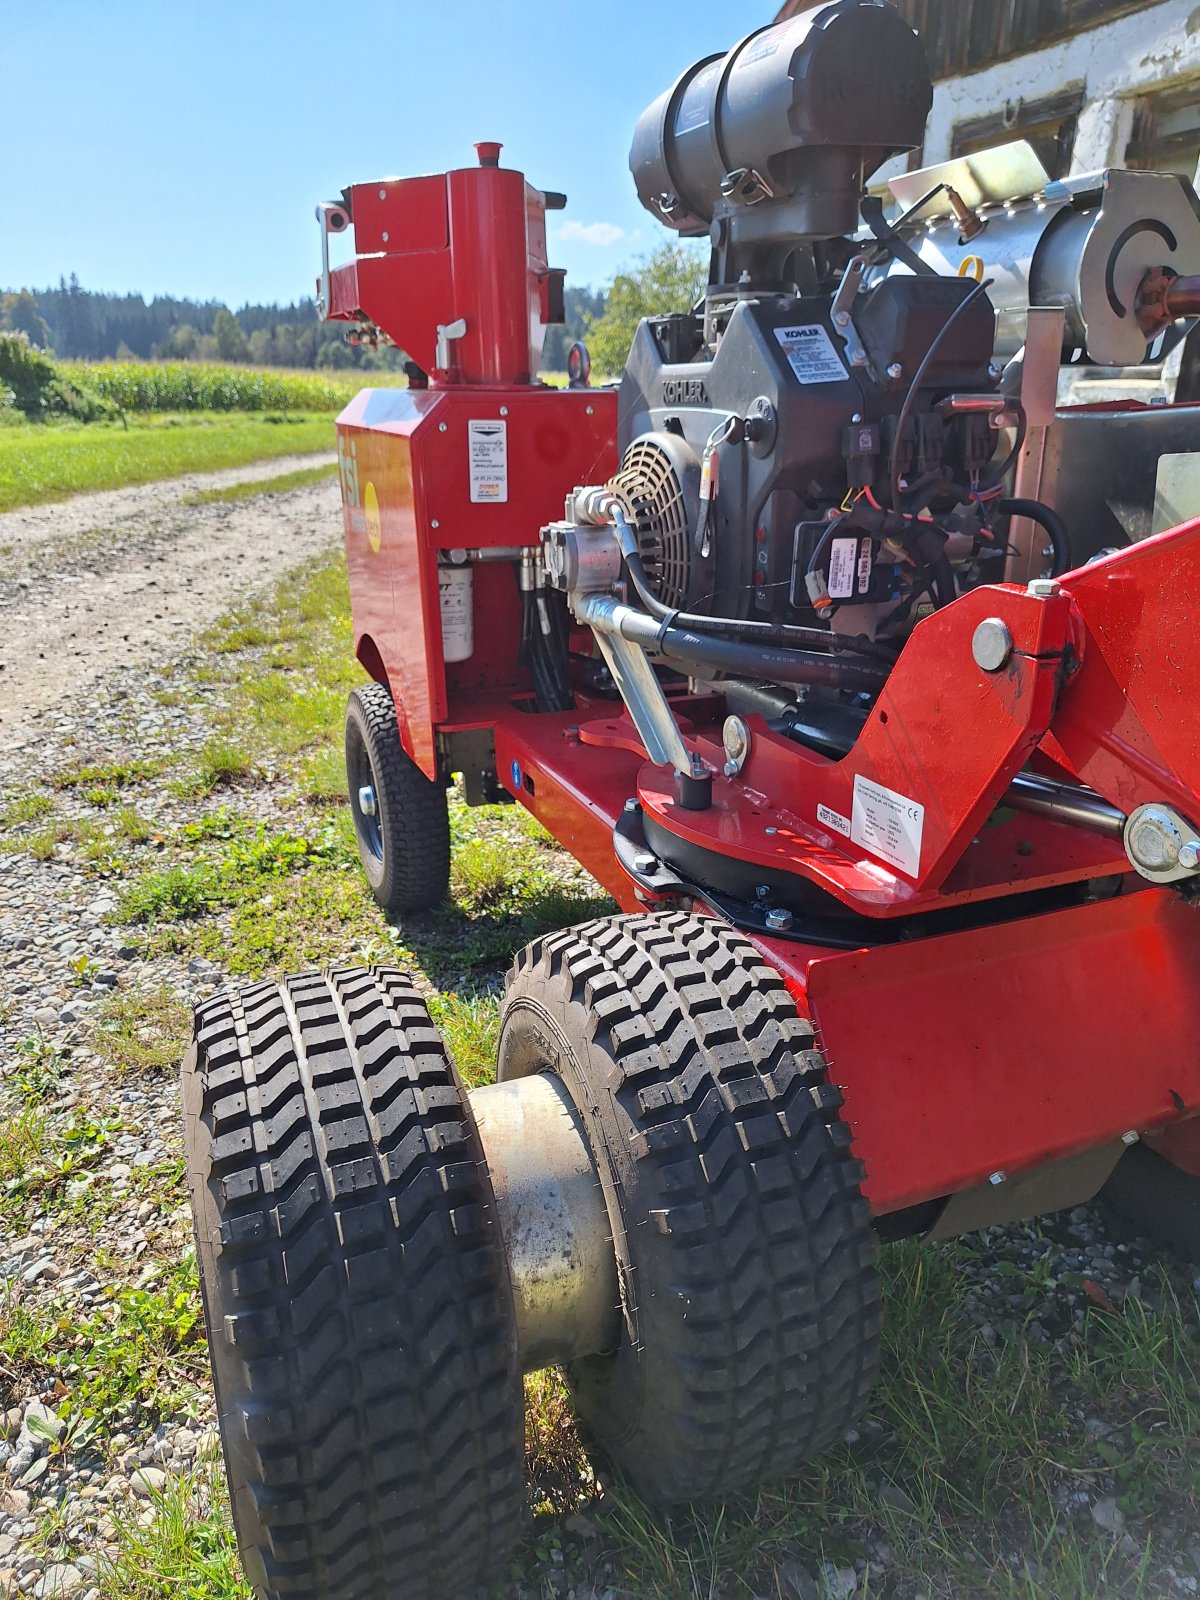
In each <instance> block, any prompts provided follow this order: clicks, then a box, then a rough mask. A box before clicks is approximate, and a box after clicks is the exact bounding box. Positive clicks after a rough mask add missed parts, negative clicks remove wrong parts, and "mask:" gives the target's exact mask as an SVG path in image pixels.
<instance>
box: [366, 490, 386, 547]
mask: <svg viewBox="0 0 1200 1600" xmlns="http://www.w3.org/2000/svg"><path fill="white" fill-rule="evenodd" d="M363 509H364V510H365V511H366V513H367V542H368V543H369V544H370V546H371V549H372V550H374V551H376V552H378V550H379V546H380V545H381V544H382V543H383V518H382V517H381V516H380V514H379V496H378V495H377V494H376V493H375V485H374V484H373V483H371V482H369V481H368V483H367V487H366V488H365V489H364V490H363Z"/></svg>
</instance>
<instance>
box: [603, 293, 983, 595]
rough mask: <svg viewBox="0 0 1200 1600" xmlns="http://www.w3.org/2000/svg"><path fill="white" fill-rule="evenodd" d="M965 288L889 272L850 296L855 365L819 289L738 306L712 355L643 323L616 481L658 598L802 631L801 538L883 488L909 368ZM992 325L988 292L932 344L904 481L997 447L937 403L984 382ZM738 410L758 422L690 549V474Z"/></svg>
mask: <svg viewBox="0 0 1200 1600" xmlns="http://www.w3.org/2000/svg"><path fill="white" fill-rule="evenodd" d="M974 287H975V286H974V284H971V283H968V282H966V281H964V280H962V279H953V278H951V279H947V278H941V279H934V278H916V277H911V278H892V279H888V280H886V281H885V282H884V283H882V284H880V285H879V286H878V287H877V288H875V289H873V290H871V291H869V292H868V293H866V294H864V295H861V296H860V297H859V299H858V301H857V302H856V305H855V310H854V327H855V330H856V332H857V335H858V341H860V342H861V348H862V350H863V351H864V352H865V357H866V359H865V361H863V362H862V364H861V365H854V364H853V362H852V357H851V354H850V351H849V349H848V347H847V344H846V343H845V342H844V341H843V338H842V337H841V336H839V334H838V331H837V329H836V328H835V326H834V323H833V320H832V315H831V303H832V299H831V296H829V295H812V296H793V295H765V296H761V297H754V296H747V297H746V298H743V299H740V300H739V301H738V302H737V303H736V304H735V305H734V306H733V308H732V312H731V313H730V315H729V317H728V321H727V323H726V324H725V326H724V331H723V332H722V333H721V334H720V337H719V341H718V342H717V344H716V348H715V350H714V351H712V352H711V353H710V352H709V350H708V348H707V347H705V346H704V345H703V344H702V343H701V339H702V333H701V328H700V319H699V317H698V316H696V317H694V318H692V317H678V316H673V317H661V318H649V319H648V320H646V321H644V322H643V323H642V324H641V325H640V327H639V328H638V331H637V334H636V336H635V338H634V341H633V347H632V350H631V352H630V357H629V362H628V364H627V366H626V369H625V374H624V377H623V380H622V383H621V391H620V407H619V424H618V444H619V446H620V448H621V451H622V469H621V472H620V473H619V474H618V475H617V477H616V478H615V479H614V480H613V483H612V487H613V488H614V489H615V490H616V491H617V492H618V493H619V494H620V495H621V497H622V500H623V501H624V502H625V505H626V508H627V514H629V515H630V520H631V523H632V524H634V525H635V526H636V527H637V530H638V535H639V542H640V544H641V547H642V552H643V560H644V561H645V564H646V566H647V569H648V574H649V576H650V577H651V579H652V581H653V583H654V585H655V587H656V592H657V595H658V598H659V599H661V600H662V601H663V602H664V603H665V604H667V605H670V606H672V607H679V608H681V609H684V610H689V611H698V612H708V613H711V614H713V615H717V616H726V617H731V618H737V619H745V618H759V619H761V620H766V621H774V622H788V621H793V620H801V621H811V620H812V611H811V607H810V605H809V602H808V599H807V596H806V594H805V592H804V586H803V583H802V582H800V583H798V582H797V581H796V577H797V574H796V567H797V562H798V560H799V559H800V557H801V556H802V555H803V554H804V553H805V552H806V551H807V550H808V549H809V547H810V545H811V540H809V541H808V543H807V544H806V543H805V540H804V537H802V536H801V537H798V534H797V530H798V529H802V528H804V527H806V526H807V527H809V528H811V527H812V526H813V525H814V524H815V525H818V526H819V524H820V522H821V520H822V519H823V518H824V517H825V516H826V515H827V513H828V512H829V511H830V510H831V508H836V507H838V506H840V505H841V504H842V503H843V502H844V501H845V500H846V497H847V493H848V491H849V490H850V489H851V487H852V485H853V484H854V483H855V482H857V483H858V484H860V485H861V484H863V483H864V482H865V483H867V484H876V485H878V487H879V489H880V492H881V494H884V493H886V492H887V490H886V483H887V480H888V478H889V473H890V464H891V455H892V446H893V442H894V441H895V438H896V424H897V420H898V417H899V413H900V411H901V408H902V406H903V404H904V400H905V397H906V395H907V393H908V389H909V386H910V383H911V381H912V378H911V375H912V374H914V373H915V372H916V371H917V369H918V367H919V366H920V363H921V361H922V360H923V359H924V357H925V355H926V354H927V352H928V351H929V349H930V347H931V346H932V345H933V344H934V342H935V340H938V339H939V336H940V335H941V334H942V331H943V329H944V327H945V324H946V322H947V320H948V318H949V316H950V315H951V314H952V313H953V312H954V311H955V310H956V309H957V308H958V307H960V306H961V305H962V303H963V301H964V299H965V298H966V297H967V295H968V294H969V293H970V292H971V290H972V289H973V288H974ZM994 329H995V319H994V316H993V313H992V310H991V307H990V305H989V303H988V301H987V299H986V296H982V295H981V296H978V297H977V299H976V301H975V303H974V304H973V305H971V306H969V307H967V308H966V310H965V312H964V314H963V315H962V316H960V317H958V318H957V320H956V322H955V325H954V327H953V328H952V329H951V330H950V333H949V335H948V336H946V337H944V338H941V340H940V343H939V344H938V347H937V350H936V353H935V355H934V358H933V360H932V362H931V364H930V367H929V369H928V371H927V373H926V374H925V377H924V380H923V382H922V387H921V390H920V392H919V394H918V395H917V396H916V397H915V404H914V406H913V408H912V420H911V421H910V423H909V424H908V425H907V427H906V430H905V436H904V437H903V438H902V439H901V441H900V446H899V449H900V464H901V465H902V466H903V468H904V470H905V471H909V472H913V473H915V474H916V473H922V472H928V471H932V470H935V469H940V468H942V467H949V468H950V469H951V471H952V473H953V474H954V475H955V476H959V477H965V476H967V475H969V471H970V465H971V463H970V461H968V460H967V459H966V457H967V455H968V453H971V452H973V456H974V459H976V460H977V459H978V458H979V455H980V451H981V433H982V451H983V452H984V458H985V459H986V456H987V455H988V454H990V453H991V450H992V448H993V446H994V439H995V436H994V434H993V433H991V432H990V431H989V428H988V422H987V418H986V417H979V416H975V417H971V418H962V419H957V420H956V421H955V422H954V423H953V424H951V425H948V426H945V427H943V424H942V421H941V418H940V417H939V416H938V415H937V414H936V412H935V409H934V408H935V406H936V402H937V401H938V400H939V399H940V398H941V397H942V396H944V395H945V394H946V393H947V392H948V391H950V390H953V389H966V390H971V389H974V390H979V389H985V390H986V389H990V388H991V387H992V384H993V380H992V379H991V378H990V377H989V372H988V366H989V362H990V360H991V356H992V348H993V339H994ZM731 416H732V417H736V418H741V419H747V418H749V419H752V420H753V421H755V422H757V427H755V428H754V429H753V430H752V432H751V436H750V437H748V438H747V440H746V441H745V442H744V443H741V444H736V445H735V444H721V445H719V446H718V447H717V448H716V451H715V455H716V457H717V462H716V467H717V486H716V494H715V498H714V500H713V502H712V510H711V513H710V517H709V520H708V524H707V527H706V539H705V544H704V545H703V546H701V545H698V544H697V541H696V529H697V527H698V522H699V485H700V464H701V462H702V460H703V456H704V451H705V447H706V445H707V444H708V443H709V441H710V439H711V438H712V436H713V434H714V430H716V431H718V432H719V431H720V428H721V426H722V425H723V424H724V423H726V422H727V421H728V419H729V418H730V417H731ZM864 444H865V445H867V446H869V447H870V448H868V449H867V450H866V451H865V452H864V451H863V446H864ZM706 549H707V554H706V553H705V550H706ZM872 598H875V596H872Z"/></svg>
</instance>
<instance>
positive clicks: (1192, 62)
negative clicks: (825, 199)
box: [922, 0, 1200, 172]
mask: <svg viewBox="0 0 1200 1600" xmlns="http://www.w3.org/2000/svg"><path fill="white" fill-rule="evenodd" d="M954 3H955V0H946V4H947V5H953V4H954ZM1188 77H1196V78H1197V79H1198V80H1200V5H1198V4H1197V3H1196V0H1159V3H1158V4H1148V5H1145V6H1143V7H1142V9H1141V10H1140V11H1135V12H1133V13H1132V15H1130V16H1127V17H1121V18H1119V19H1118V20H1117V21H1116V22H1108V23H1105V24H1103V26H1101V27H1098V28H1092V29H1090V30H1088V31H1087V32H1081V33H1079V34H1078V35H1077V36H1076V37H1074V38H1071V39H1065V40H1060V41H1059V43H1057V44H1052V45H1047V46H1046V47H1045V49H1042V50H1036V51H1032V52H1031V53H1030V54H1029V55H1024V56H1017V57H1016V58H1015V59H1014V60H1012V61H1002V62H999V63H998V64H997V65H996V66H993V67H985V68H984V69H983V70H982V71H981V72H972V73H970V74H969V75H968V76H967V77H963V78H948V79H946V80H945V82H943V83H939V84H938V85H937V86H936V89H935V91H934V98H933V110H932V112H931V113H930V116H929V125H928V129H927V132H926V136H925V152H924V157H923V161H922V165H924V166H929V165H931V164H932V163H933V162H935V161H944V160H946V158H947V157H948V156H949V155H950V147H951V142H952V137H953V131H954V125H955V124H956V123H958V122H964V121H967V120H969V119H971V118H973V117H979V116H984V115H987V114H988V113H990V112H994V111H1002V110H1003V109H1004V107H1005V106H1006V105H1007V104H1012V105H1013V106H1014V109H1015V105H1016V102H1017V101H1019V100H1021V99H1024V100H1026V101H1029V100H1038V99H1041V98H1042V96H1044V95H1049V94H1054V93H1055V92H1056V91H1057V90H1059V89H1065V88H1067V87H1068V86H1070V85H1073V84H1077V83H1080V82H1082V83H1083V84H1084V85H1085V87H1086V95H1087V98H1086V101H1085V104H1084V107H1083V110H1082V111H1081V113H1080V116H1079V130H1078V133H1077V135H1076V139H1075V153H1074V157H1073V160H1072V170H1073V171H1075V172H1091V171H1094V170H1095V169H1096V168H1097V167H1107V166H1119V165H1122V164H1123V162H1124V158H1125V147H1126V145H1127V144H1128V142H1129V135H1130V130H1131V128H1132V126H1133V102H1134V100H1135V99H1136V97H1137V96H1138V95H1140V94H1145V93H1147V92H1148V91H1149V90H1151V89H1155V88H1165V87H1167V86H1168V85H1170V84H1173V83H1177V82H1181V81H1183V80H1185V79H1187V78H1188ZM1197 92H1198V93H1200V82H1198V85H1197Z"/></svg>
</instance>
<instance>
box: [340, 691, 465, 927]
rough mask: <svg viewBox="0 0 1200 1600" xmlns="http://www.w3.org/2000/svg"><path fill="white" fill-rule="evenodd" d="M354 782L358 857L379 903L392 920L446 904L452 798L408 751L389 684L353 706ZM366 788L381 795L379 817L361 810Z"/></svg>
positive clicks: (349, 724)
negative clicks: (449, 801) (449, 802)
mask: <svg viewBox="0 0 1200 1600" xmlns="http://www.w3.org/2000/svg"><path fill="white" fill-rule="evenodd" d="M346 780H347V783H348V784H349V787H350V812H351V815H352V816H353V818H354V833H355V837H356V839H357V840H358V853H359V856H360V858H361V860H362V864H363V870H364V871H365V872H366V874H367V882H368V883H369V884H370V885H371V893H372V894H373V895H374V896H375V899H376V900H377V901H378V902H379V904H380V905H381V906H382V907H383V909H384V910H385V911H386V912H387V913H388V915H389V916H392V917H402V916H405V915H407V914H409V913H411V912H414V911H428V910H429V908H430V907H431V906H436V905H438V904H440V903H441V901H443V900H444V899H445V898H446V896H447V894H448V893H449V891H450V813H449V810H448V808H447V805H446V791H445V789H444V787H443V786H442V785H441V784H437V783H431V782H430V780H429V779H428V778H427V777H426V776H425V774H424V773H423V772H422V771H421V769H420V767H418V766H417V764H416V762H415V761H414V760H413V759H412V758H411V756H409V755H408V753H407V751H406V750H405V748H404V746H403V745H402V744H401V743H400V730H399V728H398V726H397V724H396V708H395V706H394V705H393V704H392V697H391V695H390V694H389V693H388V689H387V685H386V684H382V683H368V684H366V685H364V687H363V688H361V689H355V690H354V692H353V693H352V694H351V696H350V699H349V701H348V702H347V705H346ZM366 783H369V784H370V786H371V787H372V788H373V789H374V791H375V807H376V811H375V816H374V817H369V816H367V815H365V814H364V812H363V810H362V806H361V804H360V802H359V789H360V788H362V787H363V785H364V784H366Z"/></svg>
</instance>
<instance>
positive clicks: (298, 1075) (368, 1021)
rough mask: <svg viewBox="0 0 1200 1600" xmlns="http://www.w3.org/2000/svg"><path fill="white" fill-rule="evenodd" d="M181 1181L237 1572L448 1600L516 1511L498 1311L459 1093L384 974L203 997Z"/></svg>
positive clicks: (484, 1194)
mask: <svg viewBox="0 0 1200 1600" xmlns="http://www.w3.org/2000/svg"><path fill="white" fill-rule="evenodd" d="M182 1091H183V1104H184V1112H185V1118H186V1129H185V1133H186V1149H187V1165H188V1183H189V1188H190V1191H191V1199H192V1208H193V1214H194V1217H195V1225H196V1245H197V1255H198V1260H199V1266H200V1281H201V1288H202V1291H203V1297H204V1308H205V1319H206V1324H207V1328H208V1337H209V1352H210V1358H211V1361H212V1369H213V1379H214V1383H215V1387H216V1395H217V1406H218V1413H219V1423H220V1432H221V1439H222V1443H223V1445H224V1450H225V1460H226V1466H227V1469H228V1474H229V1489H230V1498H231V1500H232V1504H233V1515H234V1522H235V1524H236V1527H237V1534H238V1543H239V1546H240V1549H241V1555H242V1564H243V1566H244V1568H245V1571H246V1575H247V1577H248V1578H249V1580H250V1582H251V1584H252V1586H253V1587H254V1589H255V1592H256V1594H257V1595H258V1596H259V1597H260V1600H282V1597H284V1596H292V1597H299V1596H303V1597H305V1600H368V1597H370V1600H448V1597H450V1596H457V1595H460V1594H467V1593H471V1592H473V1591H474V1590H475V1588H476V1587H477V1586H478V1585H480V1584H486V1583H488V1582H490V1581H492V1580H493V1579H494V1578H495V1577H496V1575H497V1573H498V1572H499V1571H500V1570H502V1568H503V1565H504V1562H505V1560H506V1559H507V1557H508V1554H509V1552H510V1549H511V1546H512V1541H513V1538H514V1536H515V1533H516V1531H517V1530H518V1529H519V1526H520V1521H521V1512H522V1504H523V1476H524V1461H523V1396H522V1388H521V1379H520V1374H519V1372H518V1370H517V1349H516V1329H515V1320H514V1313H513V1305H512V1294H511V1289H510V1286H509V1282H508V1277H507V1269H506V1267H505V1264H504V1258H503V1253H502V1248H501V1245H500V1241H499V1237H498V1233H497V1229H496V1226H495V1222H494V1212H493V1206H494V1201H493V1196H492V1191H491V1183H490V1180H489V1178H488V1176H487V1169H486V1166H485V1165H484V1162H483V1153H482V1149H481V1146H480V1143H479V1137H478V1134H477V1132H476V1130H475V1125H474V1121H473V1119H472V1117H471V1114H470V1110H469V1107H468V1105H467V1100H466V1095H465V1093H464V1091H463V1089H462V1086H461V1084H460V1082H459V1080H458V1076H457V1074H456V1073H455V1071H454V1068H453V1067H452V1066H451V1064H450V1061H449V1059H448V1057H447V1055H446V1052H445V1050H444V1048H443V1045H442V1042H441V1039H440V1038H439V1036H438V1034H437V1031H436V1029H435V1028H434V1026H433V1024H432V1023H431V1021H430V1019H429V1014H428V1012H427V1011H426V1009H425V1006H424V1003H423V1002H422V1001H421V999H420V997H419V996H418V995H417V993H416V991H415V990H414V989H413V987H412V984H411V983H410V982H409V981H408V979H407V978H405V977H404V976H403V975H402V974H400V973H398V972H393V971H387V970H381V969H379V968H371V969H369V970H362V969H357V970H356V969H353V968H351V969H342V970H340V971H335V972H332V973H330V974H328V975H327V976H321V975H318V974H315V973H310V974H306V975H304V976H302V977H294V978H288V979H286V980H285V981H284V982H283V983H282V984H279V985H276V984H273V983H260V984H256V985H254V986H253V987H251V988H248V989H246V990H245V991H244V992H242V993H241V994H223V995H218V996H216V997H215V998H214V999H212V1000H210V1001H207V1002H206V1003H205V1004H204V1005H203V1006H202V1007H201V1008H200V1010H199V1011H198V1012H197V1014H196V1023H195V1034H194V1041H193V1044H192V1047H191V1050H190V1051H189V1053H188V1056H187V1059H186V1060H185V1062H184V1066H183V1083H182Z"/></svg>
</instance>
